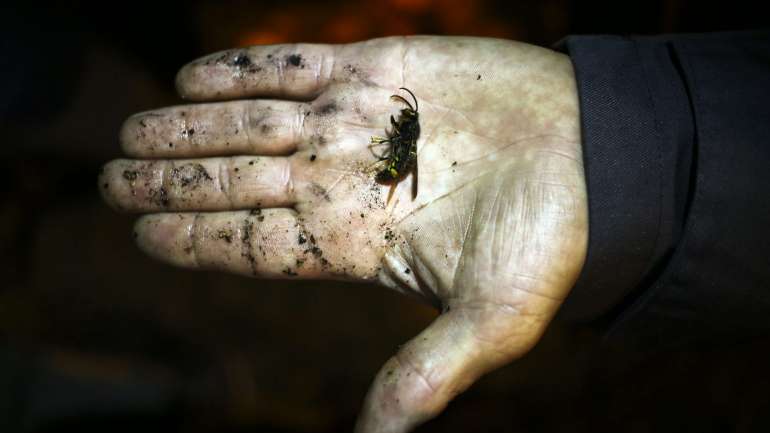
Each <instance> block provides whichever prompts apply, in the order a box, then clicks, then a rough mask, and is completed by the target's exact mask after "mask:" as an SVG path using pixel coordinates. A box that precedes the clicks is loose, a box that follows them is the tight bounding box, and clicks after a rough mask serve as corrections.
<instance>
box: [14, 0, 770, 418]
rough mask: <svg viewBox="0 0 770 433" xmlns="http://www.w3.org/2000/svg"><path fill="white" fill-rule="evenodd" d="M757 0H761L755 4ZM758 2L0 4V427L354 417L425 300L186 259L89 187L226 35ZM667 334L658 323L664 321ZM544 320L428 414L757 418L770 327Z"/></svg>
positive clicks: (555, 30) (709, 22) (762, 407)
mask: <svg viewBox="0 0 770 433" xmlns="http://www.w3.org/2000/svg"><path fill="white" fill-rule="evenodd" d="M756 4H757V5H758V4H760V3H759V2H757V3H756ZM766 17H767V15H766V14H765V13H761V12H760V11H759V10H758V6H753V5H752V3H751V2H741V1H730V2H727V1H695V0H668V1H664V0H647V1H638V0H634V1H595V2H589V1H577V0H543V1H536V0H510V1H496V0H487V1H481V0H479V1H461V0H362V1H359V2H343V1H329V2H320V1H287V0H284V1H262V2H247V1H225V2H200V1H188V2H184V3H181V2H163V1H156V2H152V3H145V2H126V3H120V2H102V3H101V4H100V5H99V6H90V5H89V6H87V5H85V4H80V3H60V4H59V6H56V7H42V6H40V5H34V6H0V48H1V51H0V176H2V182H0V432H3V433H5V432H11V433H13V432H62V431H72V430H76V431H80V432H96V431H99V432H102V431H109V432H137V431H144V432H154V431H159V432H185V433H187V432H214V431H216V432H225V433H227V432H337V431H349V430H350V429H351V428H352V426H353V422H354V420H355V416H356V413H357V410H358V408H359V406H360V404H361V401H362V399H363V397H364V394H365V392H366V389H367V387H368V385H369V382H370V381H371V379H372V378H373V376H374V374H375V372H376V371H377V370H378V369H379V367H380V365H381V364H382V362H384V361H385V360H386V359H387V358H388V357H389V356H390V355H391V354H392V353H394V352H395V350H396V348H397V346H398V345H399V344H401V343H403V342H404V341H406V340H408V339H409V338H410V337H411V336H412V335H414V334H415V333H417V332H418V331H419V330H420V329H422V328H423V327H424V326H426V325H427V324H428V323H429V322H430V321H431V320H432V319H433V317H435V314H436V313H435V312H433V311H432V310H430V309H428V308H427V307H424V306H421V305H416V304H414V303H413V302H412V301H410V300H408V299H403V298H401V297H400V296H399V295H396V294H392V293H390V292H387V291H385V290H383V289H379V288H374V287H368V286H358V285H349V284H348V285H346V284H340V283H328V282H321V283H318V282H314V283H310V282H282V281H258V280H250V279H245V278H240V277H233V276H229V275H221V274H215V273H206V272H198V273H195V272H186V271H181V270H177V269H173V268H170V267H166V266H163V265H160V264H157V263H154V262H152V261H151V260H149V259H148V258H146V257H144V256H143V255H142V254H140V253H139V251H138V250H137V249H136V248H135V247H134V245H133V243H132V239H131V236H130V234H131V225H132V220H133V217H131V216H127V215H120V214H116V213H115V212H113V211H111V210H110V209H108V208H107V207H105V206H104V205H103V204H102V203H101V202H100V200H99V197H98V191H97V188H96V175H97V172H98V170H99V167H100V166H101V165H102V164H103V163H104V162H106V161H107V160H109V159H111V158H115V157H118V156H120V152H119V148H118V143H117V131H118V129H119V127H120V124H121V122H122V120H123V119H124V118H125V117H127V116H128V115H130V114H131V113H133V112H136V111H143V110H146V109H149V108H153V107H158V106H164V105H171V104H177V103H179V100H177V99H176V97H175V96H174V94H173V78H174V74H175V71H176V69H177V68H178V67H180V66H181V65H182V64H184V63H185V62H187V61H189V60H191V59H193V58H195V57H197V56H200V55H202V54H204V53H207V52H210V51H214V50H220V49H224V48H229V47H232V46H237V45H248V44H258V43H280V42H299V41H307V42H335V43H341V42H350V41H355V40H360V39H366V38H371V37H378V36H385V35H394V34H415V33H430V34H447V35H481V36H494V37H502V38H511V39H518V40H522V41H525V42H530V43H535V44H541V45H550V44H552V43H554V42H556V41H558V40H559V39H561V38H562V37H564V36H566V35H568V34H574V33H616V34H658V33H666V32H705V31H718V30H736V29H746V28H753V27H760V26H766V25H767V24H768V19H767V18H766ZM662 338H663V339H665V336H662ZM601 343H602V341H601V339H600V335H599V333H598V332H597V331H596V330H595V329H594V328H592V327H590V326H568V325H565V324H561V323H555V324H554V325H553V326H552V327H551V329H550V330H549V332H548V333H547V334H546V336H545V337H544V339H543V341H542V342H541V343H540V344H539V345H538V347H536V349H535V350H534V351H533V352H532V353H531V354H529V355H527V356H526V357H525V358H524V359H522V360H521V361H519V362H517V363H515V364H513V365H510V366H508V367H505V368H503V369H501V370H499V371H497V372H495V373H493V374H490V375H489V376H487V377H486V378H484V379H483V380H482V381H481V382H480V383H479V384H477V385H476V386H474V387H473V388H472V389H471V390H469V391H468V392H467V393H466V394H464V395H462V396H460V397H459V398H458V399H457V400H456V401H455V402H454V403H452V404H451V405H450V406H449V408H448V410H447V411H446V413H445V414H443V415H441V416H440V417H439V418H437V419H436V420H435V421H433V422H431V423H429V424H427V425H425V426H424V427H422V428H421V429H420V430H419V431H421V432H471V431H472V432H491V431H504V432H562V431H564V432H596V431H613V432H614V431H624V432H661V431H672V432H673V431H676V432H681V431H698V432H726V431H737V432H753V431H770V430H768V423H769V421H770V413H769V411H770V397H769V396H768V393H770V390H769V389H768V385H770V373H769V372H768V367H770V350H769V349H770V339H765V340H757V341H752V342H748V343H746V342H742V343H740V344H737V343H732V342H730V341H714V342H713V345H710V346H708V347H687V348H678V349H668V350H666V351H657V352H652V353H641V352H638V351H636V350H632V349H631V348H630V347H631V346H632V345H631V344H630V342H624V341H614V342H609V343H606V344H601Z"/></svg>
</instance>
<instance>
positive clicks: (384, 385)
mask: <svg viewBox="0 0 770 433" xmlns="http://www.w3.org/2000/svg"><path fill="white" fill-rule="evenodd" d="M495 309H496V308H495V307H487V306H484V307H483V308H481V309H475V308H462V309H452V310H451V311H449V312H447V313H444V314H442V315H441V316H439V317H438V318H437V319H436V320H435V321H434V322H433V323H432V324H431V325H430V326H429V327H428V328H426V329H425V330H424V331H423V332H422V333H421V334H420V335H418V336H417V337H415V338H414V339H412V340H411V341H410V342H409V343H407V344H406V345H404V346H403V347H402V348H401V349H400V350H399V352H398V354H397V355H396V356H394V357H392V358H391V359H390V360H388V361H387V362H386V363H385V365H384V366H383V368H382V369H381V370H380V372H379V373H378V375H377V377H376V378H375V380H374V383H373V384H372V387H371V389H370V390H369V393H368V395H367V397H366V400H365V402H364V407H363V409H362V413H361V415H360V417H359V420H358V423H357V425H356V432H357V433H374V432H377V433H380V432H389V433H400V432H407V431H410V430H412V429H413V428H415V427H416V426H417V425H419V424H422V423H423V422H425V421H427V420H429V419H431V418H433V417H435V416H436V415H438V414H439V413H440V412H441V411H442V410H443V409H444V408H445V407H446V405H447V404H448V403H449V401H450V400H452V399H453V398H454V397H455V396H456V395H457V394H459V393H461V392H462V391H464V390H465V389H467V388H468V387H469V386H470V385H471V384H472V383H473V382H475V381H476V380H477V379H478V378H479V377H480V376H482V375H483V374H485V373H486V372H488V371H490V370H492V369H494V368H497V367H499V366H501V365H503V364H505V363H507V362H509V361H510V360H511V359H513V358H514V357H516V356H518V355H521V354H522V353H524V352H526V351H527V350H528V349H529V348H530V347H531V345H532V344H534V341H535V340H536V339H534V340H533V338H532V337H534V336H535V335H536V334H533V333H526V332H525V333H523V334H518V333H517V332H509V331H510V329H514V328H519V326H517V325H515V323H516V322H515V320H514V319H515V316H516V315H513V316H512V315H511V313H510V312H509V311H494V310H495ZM522 322H523V323H522V325H523V326H524V327H525V328H526V327H527V326H528V325H527V324H526V323H527V321H526V320H522ZM506 328H509V329H506ZM519 330H521V328H519ZM500 331H502V332H500ZM523 335H527V336H523Z"/></svg>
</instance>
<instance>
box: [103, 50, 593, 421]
mask: <svg viewBox="0 0 770 433" xmlns="http://www.w3.org/2000/svg"><path fill="white" fill-rule="evenodd" d="M177 87H178V90H179V93H180V94H181V95H182V96H183V97H184V98H186V99H190V100H194V101H200V102H201V103H198V104H193V105H184V106H177V107H169V108H164V109H159V110H153V111H149V112H145V113H140V114H137V115H134V116H132V117H131V118H129V119H128V120H127V121H126V123H125V125H124V127H123V130H122V131H121V143H122V146H123V149H124V151H125V152H126V153H127V154H128V155H129V156H131V157H133V158H137V159H131V160H116V161H112V162H110V163H108V164H107V165H106V166H105V168H104V170H103V173H102V175H101V177H100V180H99V185H100V189H101V190H102V192H103V195H104V198H105V200H106V201H107V202H109V203H110V204H111V205H112V206H114V207H115V208H117V209H121V210H125V211H130V212H141V213H148V214H149V215H146V216H143V217H141V218H140V219H139V220H138V222H137V223H136V228H135V236H136V238H137V242H138V244H139V246H140V247H141V248H142V249H143V250H144V251H146V252H147V253H148V254H150V255H152V256H154V257H157V258H159V259H161V260H164V261H167V262H170V263H172V264H175V265H179V266H184V267H189V268H207V269H221V270H225V271H229V272H235V273H240V274H244V275H253V276H256V277H260V278H326V279H345V280H354V281H370V282H376V283H380V284H382V285H384V286H387V287H390V288H392V289H395V290H397V291H400V292H403V293H406V294H410V295H414V296H416V297H419V298H421V299H423V300H425V301H426V302H429V303H431V304H433V305H435V306H436V307H438V308H441V309H442V314H441V315H440V316H439V317H438V318H437V319H436V320H435V322H434V323H432V324H431V325H430V326H429V327H428V328H427V329H425V330H424V331H423V332H422V333H421V334H420V335H418V336H417V337H415V338H414V339H412V340H411V341H409V342H408V343H407V344H405V345H404V346H402V347H401V348H400V350H399V352H398V354H396V355H395V356H394V357H392V358H391V359H390V360H388V361H387V362H386V363H385V365H384V367H383V368H382V369H381V370H380V372H379V374H378V375H377V377H376V379H375V381H374V384H373V385H372V388H371V390H370V392H369V394H368V396H367V398H366V401H365V404H364V408H363V411H362V413H361V416H360V418H359V421H358V424H357V431H359V432H405V431H408V430H410V429H412V428H414V427H415V426H416V425H418V424H420V423H422V422H424V421H426V420H427V419H430V418H431V417H433V416H435V415H437V414H438V413H439V412H440V411H441V410H442V409H443V408H444V407H445V406H446V405H447V403H448V402H449V401H450V400H451V399H452V398H453V397H454V396H455V395H457V394H458V393H460V392H462V391H463V390H465V389H466V388H467V387H468V386H470V385H471V384H472V383H473V382H474V381H475V380H477V379H478V378H479V377H480V376H481V375H483V374H484V373H486V372H489V371H491V370H493V369H495V368H497V367H499V366H502V365H504V364H506V363H508V362H510V361H511V360H513V359H516V358H518V357H520V356H522V355H524V354H525V353H526V352H527V351H528V350H529V349H530V348H531V347H532V346H533V345H534V344H535V343H536V342H537V341H538V339H539V338H540V336H541V335H542V334H543V332H544V331H545V329H546V327H547V325H548V323H549V322H550V320H551V319H552V318H553V316H554V314H555V313H556V310H557V309H558V307H559V305H560V304H561V302H562V300H563V299H564V298H565V297H566V295H567V294H568V292H569V290H570V288H571V287H572V285H573V284H574V281H575V279H576V278H577V275H578V273H579V271H580V269H581V267H582V264H583V260H584V256H585V251H586V244H587V232H588V227H587V199H586V191H585V182H584V175H583V167H582V156H581V148H580V129H579V122H578V103H577V95H576V90H575V83H574V77H573V72H572V66H571V64H570V61H569V59H568V58H567V57H566V56H564V55H562V54H559V53H555V52H553V51H550V50H547V49H543V48H539V47H534V46H530V45H526V44H520V43H515V42H510V41H503V40H495V39H480V38H463V37H456V38H455V37H452V38H450V37H408V38H401V37H399V38H385V39H376V40H370V41H366V42H361V43H356V44H349V45H338V46H332V45H309V44H297V45H276V46H261V47H251V48H246V49H234V50H230V51H225V52H222V53H217V54H213V55H210V56H207V57H204V58H202V59H200V60H197V61H194V62H192V63H190V64H188V65H187V66H185V67H184V68H182V70H181V71H180V72H179V75H178V77H177ZM400 87H406V88H409V89H410V90H412V91H413V92H414V93H415V95H416V97H417V100H418V102H419V113H420V125H421V128H422V135H421V136H420V138H419V140H418V142H417V151H418V162H417V171H416V173H417V176H416V177H415V174H414V173H411V174H409V175H408V176H407V177H406V178H405V179H403V181H401V182H400V183H398V184H396V185H395V186H393V187H391V186H390V185H383V184H379V183H377V182H376V181H375V179H374V177H375V174H376V172H377V170H378V169H379V168H381V167H377V166H376V165H375V164H374V163H375V161H376V160H377V158H376V155H378V154H381V153H382V152H383V151H384V150H385V149H384V148H383V147H384V146H385V145H382V146H381V147H378V146H375V147H371V146H370V144H369V141H370V137H372V136H376V135H379V136H382V135H385V131H386V128H388V127H389V116H390V115H391V114H393V115H396V116H397V115H398V111H399V110H400V109H401V108H404V106H403V104H401V103H398V102H395V101H393V100H391V99H389V97H390V95H391V94H393V93H396V92H398V88H400ZM402 94H403V92H402ZM403 95H404V96H406V97H407V99H410V98H409V97H408V95H406V94H403ZM268 98H270V99H268ZM215 100H223V101H224V100H231V101H229V102H211V101H215ZM204 102H205V103H204ZM415 181H416V182H417V184H416V185H414V183H415ZM391 188H394V190H393V191H391ZM415 191H416V196H415V195H413V194H414V192H415Z"/></svg>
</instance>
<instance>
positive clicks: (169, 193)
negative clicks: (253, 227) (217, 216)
mask: <svg viewBox="0 0 770 433" xmlns="http://www.w3.org/2000/svg"><path fill="white" fill-rule="evenodd" d="M291 171H292V170H291V163H290V161H289V159H288V158H284V157H268V156H262V157H258V156H254V157H245V156H240V157H230V158H206V159H190V160H145V161H137V160H128V159H118V160H114V161H111V162H109V163H107V165H105V166H104V169H103V170H102V174H101V176H100V178H99V185H100V190H101V192H102V196H103V197H104V199H105V201H106V202H107V203H109V204H111V205H112V206H113V207H114V208H116V209H120V210H125V211H129V212H158V211H161V212H163V211H185V210H199V211H211V210H235V209H250V208H255V207H263V206H264V207H289V206H293V205H294V203H295V194H294V187H293V180H292V174H291Z"/></svg>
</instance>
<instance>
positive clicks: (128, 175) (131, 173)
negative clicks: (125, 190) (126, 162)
mask: <svg viewBox="0 0 770 433" xmlns="http://www.w3.org/2000/svg"><path fill="white" fill-rule="evenodd" d="M137 176H138V173H137V171H136V170H123V179H125V180H127V181H129V182H133V181H135V180H136V178H137Z"/></svg>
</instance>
